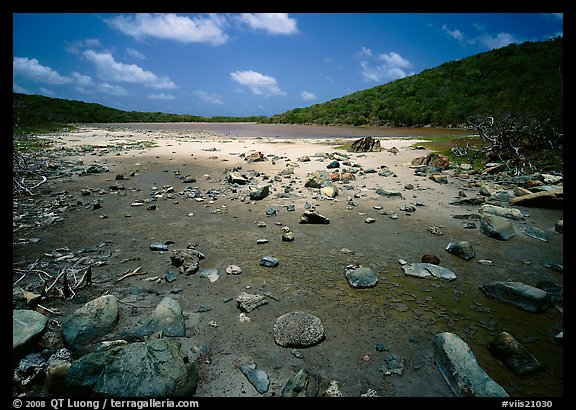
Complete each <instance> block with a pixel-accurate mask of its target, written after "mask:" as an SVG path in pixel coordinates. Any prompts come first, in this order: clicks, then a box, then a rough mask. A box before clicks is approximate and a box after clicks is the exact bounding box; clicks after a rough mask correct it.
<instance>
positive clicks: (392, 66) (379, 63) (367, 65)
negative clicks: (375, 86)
mask: <svg viewBox="0 0 576 410" xmlns="http://www.w3.org/2000/svg"><path fill="white" fill-rule="evenodd" d="M356 55H357V56H359V57H364V59H363V60H362V61H360V68H361V73H362V77H363V78H364V81H368V82H375V83H387V82H390V81H393V80H397V79H399V78H403V77H406V76H408V75H411V74H412V73H411V72H407V71H406V70H407V69H409V68H411V67H412V63H411V62H410V61H409V60H407V59H405V58H404V57H402V56H401V55H400V54H398V53H396V52H394V51H391V52H389V53H384V54H379V55H375V54H374V53H373V52H372V50H370V49H369V48H366V47H362V50H361V51H360V52H358V53H356Z"/></svg>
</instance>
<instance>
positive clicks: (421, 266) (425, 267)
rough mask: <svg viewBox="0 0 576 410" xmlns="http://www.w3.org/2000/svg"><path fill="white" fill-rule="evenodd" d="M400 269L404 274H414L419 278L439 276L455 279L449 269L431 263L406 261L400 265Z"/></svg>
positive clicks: (454, 275)
mask: <svg viewBox="0 0 576 410" xmlns="http://www.w3.org/2000/svg"><path fill="white" fill-rule="evenodd" d="M402 270H403V271H404V273H405V274H406V275H409V276H416V277H419V278H430V277H433V278H440V279H445V280H449V281H450V280H454V279H456V274H455V273H454V272H452V271H451V270H450V269H447V268H444V267H442V266H440V265H435V264H433V263H425V262H420V263H406V264H404V265H402Z"/></svg>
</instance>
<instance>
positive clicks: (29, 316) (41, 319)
mask: <svg viewBox="0 0 576 410" xmlns="http://www.w3.org/2000/svg"><path fill="white" fill-rule="evenodd" d="M47 324H48V318H47V317H46V316H44V315H43V314H41V313H38V312H36V311H34V310H28V309H16V310H13V311H12V349H14V350H20V349H24V348H27V347H28V346H29V344H30V343H33V342H34V341H35V340H37V339H38V338H39V337H40V336H41V335H42V333H43V332H44V330H45V329H46V325H47Z"/></svg>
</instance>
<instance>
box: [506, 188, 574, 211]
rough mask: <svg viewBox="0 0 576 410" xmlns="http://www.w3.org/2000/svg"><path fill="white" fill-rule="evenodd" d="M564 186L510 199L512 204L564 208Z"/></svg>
mask: <svg viewBox="0 0 576 410" xmlns="http://www.w3.org/2000/svg"><path fill="white" fill-rule="evenodd" d="M563 199H564V188H559V189H553V190H549V191H541V192H534V193H531V194H528V195H522V196H518V197H515V198H512V199H510V205H516V206H526V207H533V208H547V209H563V208H564V204H563Z"/></svg>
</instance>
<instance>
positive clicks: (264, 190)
mask: <svg viewBox="0 0 576 410" xmlns="http://www.w3.org/2000/svg"><path fill="white" fill-rule="evenodd" d="M269 194H270V188H269V185H264V186H262V187H250V199H251V200H253V201H259V200H261V199H264V198H266V197H267V196H268V195H269Z"/></svg>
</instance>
